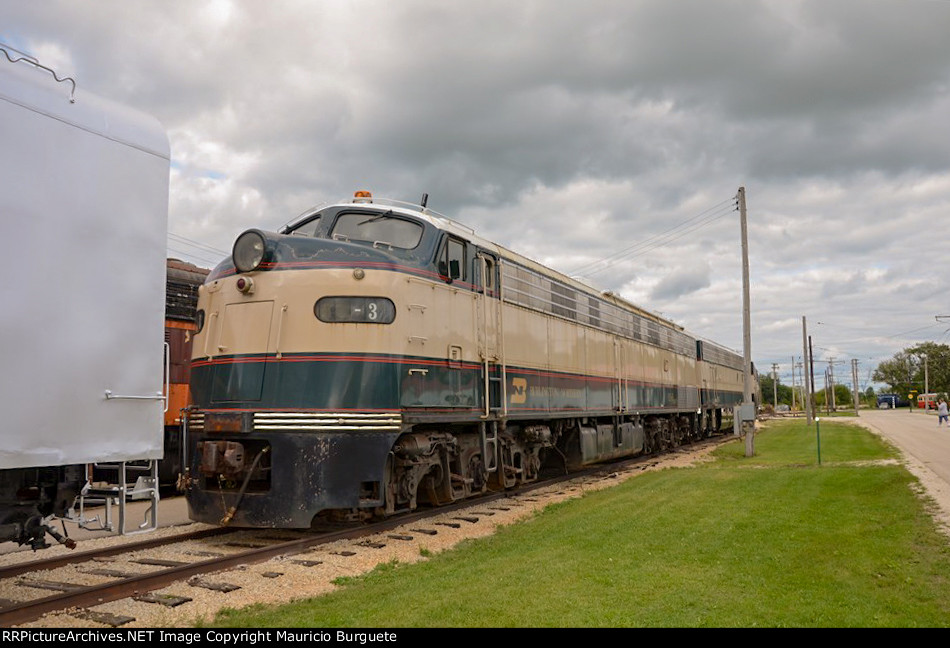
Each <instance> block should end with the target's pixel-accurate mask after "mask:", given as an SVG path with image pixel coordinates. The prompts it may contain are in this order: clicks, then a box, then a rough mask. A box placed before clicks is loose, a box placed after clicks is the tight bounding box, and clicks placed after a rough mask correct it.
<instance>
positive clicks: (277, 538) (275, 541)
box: [0, 438, 722, 627]
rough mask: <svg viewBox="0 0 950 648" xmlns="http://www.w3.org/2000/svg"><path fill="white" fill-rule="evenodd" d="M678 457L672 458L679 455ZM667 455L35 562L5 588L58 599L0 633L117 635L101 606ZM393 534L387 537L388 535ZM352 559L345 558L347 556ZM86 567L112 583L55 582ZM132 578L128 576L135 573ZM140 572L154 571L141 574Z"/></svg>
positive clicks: (0, 619) (7, 612) (17, 609)
mask: <svg viewBox="0 0 950 648" xmlns="http://www.w3.org/2000/svg"><path fill="white" fill-rule="evenodd" d="M721 441H722V439H721V438H716V439H713V440H708V441H707V442H700V443H698V444H693V445H690V446H684V447H683V448H680V449H678V451H680V452H690V451H693V450H695V449H697V447H701V446H702V445H703V444H704V443H709V442H712V443H718V442H721ZM675 452H676V451H674V453H675ZM666 456H667V455H661V456H648V457H637V458H633V459H627V460H624V461H620V462H616V463H612V464H603V465H598V466H596V467H593V468H590V469H587V470H584V471H580V472H575V473H571V474H569V475H563V476H558V477H554V478H550V479H545V480H543V481H538V482H535V483H533V484H529V485H527V486H525V487H523V488H521V489H515V490H511V491H505V492H500V493H489V494H486V495H484V496H481V497H478V498H472V499H467V500H463V501H460V502H457V503H454V504H451V505H446V506H441V507H438V508H432V509H420V510H417V511H414V512H412V513H407V514H403V515H398V516H394V517H392V518H388V519H386V520H383V521H379V522H374V523H372V524H359V525H351V526H344V527H338V528H335V529H331V530H323V531H320V532H312V531H306V532H304V531H292V530H266V529H258V530H249V529H229V528H216V529H206V530H203V531H198V532H194V533H189V534H179V535H176V536H167V537H164V538H154V539H149V540H145V541H139V542H133V543H127V544H124V545H118V546H111V547H108V548H105V549H101V550H93V551H86V552H80V553H76V554H69V555H64V556H60V557H57V558H54V559H51V560H45V561H34V562H30V563H24V564H17V565H11V566H8V567H4V568H0V583H2V582H5V581H10V580H15V582H16V585H17V588H18V590H19V588H25V589H29V590H31V591H37V592H53V593H52V594H49V595H47V596H39V597H37V598H34V599H31V600H26V601H19V600H17V601H12V600H4V599H0V627H13V626H16V625H20V624H24V623H28V622H31V621H34V620H36V619H39V618H40V617H41V616H42V615H44V614H48V613H53V612H61V611H63V610H70V614H71V615H72V616H74V617H77V618H79V619H84V620H87V621H91V622H95V623H99V624H104V625H109V626H113V627H118V626H121V625H124V624H126V623H130V622H132V621H134V620H135V618H134V617H131V616H128V615H121V614H111V613H103V612H96V611H93V610H91V609H90V608H92V607H94V606H99V605H101V604H103V603H107V602H110V601H116V600H120V599H126V598H131V599H134V600H136V601H142V602H146V603H153V604H155V605H161V606H166V607H173V606H177V605H182V604H185V603H187V602H189V600H190V599H188V597H183V596H169V595H162V594H156V593H155V591H156V590H159V589H161V588H164V587H166V586H168V585H171V584H173V583H179V582H182V581H186V582H188V584H189V585H191V586H193V587H199V588H205V589H210V590H216V591H221V592H228V591H232V590H233V589H237V586H235V585H234V584H233V583H229V582H227V581H226V580H221V579H216V578H215V577H214V576H213V575H214V574H215V573H216V572H222V571H226V570H232V569H235V568H239V567H241V566H246V565H251V564H257V563H262V562H266V561H268V560H272V559H274V558H279V557H281V558H284V559H287V560H290V561H291V562H296V563H297V564H302V565H307V566H309V565H311V564H314V565H315V564H319V561H313V560H307V559H305V558H304V559H300V560H294V559H293V558H292V557H293V556H297V555H300V554H305V553H306V552H308V551H309V550H311V549H313V548H315V547H319V546H320V545H324V544H328V543H332V542H336V541H340V540H353V541H354V544H355V545H356V546H355V547H354V548H357V547H361V546H373V547H376V546H382V545H381V544H380V543H376V544H371V545H359V544H358V543H357V542H356V541H358V540H360V539H361V538H365V537H367V536H379V535H380V534H382V537H383V538H385V539H386V540H385V541H391V542H408V541H412V540H413V539H414V535H417V534H418V535H421V536H423V537H425V536H426V535H435V534H436V533H438V528H427V522H429V521H430V520H431V519H434V518H438V517H441V516H446V515H449V516H451V515H452V514H453V513H457V512H459V511H464V510H468V509H472V510H478V509H481V513H468V514H465V515H463V514H459V515H458V516H457V517H454V518H452V517H450V518H449V519H450V521H449V522H438V523H434V524H429V525H428V527H434V526H436V525H438V524H442V525H450V526H454V527H456V528H458V527H461V526H463V525H466V524H473V523H475V522H477V521H478V517H479V516H484V515H493V514H494V513H493V512H492V510H491V509H492V507H493V506H494V507H495V510H499V509H502V510H507V508H506V507H504V506H501V504H504V503H505V501H507V502H508V503H515V502H516V501H517V500H518V498H521V497H530V495H531V493H532V491H535V490H538V489H542V488H548V487H551V486H553V485H556V484H558V483H559V482H563V481H568V480H571V481H573V480H584V479H601V478H603V477H604V476H607V475H611V474H614V473H617V472H619V471H623V470H630V469H637V468H640V469H645V468H648V467H651V466H653V465H655V464H657V463H659V462H660V461H662V460H663V459H664V457H666ZM407 525H408V527H410V528H412V529H413V531H412V532H411V533H410V534H408V535H407V534H405V533H401V534H391V533H389V532H391V531H393V530H394V529H397V528H400V527H407ZM387 533H389V535H387ZM175 546H177V547H178V548H177V549H174V551H175V554H176V558H175V560H169V559H168V558H159V557H154V556H153V555H150V552H153V551H156V550H161V552H162V555H166V556H167V555H168V550H169V548H174V547H175ZM346 554H350V555H352V554H351V552H344V555H346ZM120 559H121V561H122V562H123V563H125V564H126V565H127V566H125V567H124V568H116V567H115V566H112V565H111V563H112V562H113V561H116V560H120ZM75 565H81V567H80V569H79V570H78V571H76V572H74V573H76V574H80V575H81V578H80V580H88V579H89V578H91V577H98V578H97V580H102V579H103V578H104V579H108V580H106V581H105V582H100V583H97V584H88V583H81V582H79V583H77V582H75V579H74V578H69V579H66V580H56V577H55V576H53V577H50V576H49V574H50V572H53V570H56V569H59V568H62V567H66V566H75ZM129 566H133V567H132V568H133V569H134V570H135V571H129V569H130V567H129ZM139 569H151V570H153V571H148V572H145V573H142V572H140V571H138V570H139ZM264 575H265V576H267V575H272V576H273V577H275V578H276V577H278V576H280V574H279V573H276V572H274V573H270V572H265V573H264Z"/></svg>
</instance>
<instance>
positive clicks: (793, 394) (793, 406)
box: [792, 356, 795, 412]
mask: <svg viewBox="0 0 950 648" xmlns="http://www.w3.org/2000/svg"><path fill="white" fill-rule="evenodd" d="M792 411H793V412H794V411H795V356H792Z"/></svg>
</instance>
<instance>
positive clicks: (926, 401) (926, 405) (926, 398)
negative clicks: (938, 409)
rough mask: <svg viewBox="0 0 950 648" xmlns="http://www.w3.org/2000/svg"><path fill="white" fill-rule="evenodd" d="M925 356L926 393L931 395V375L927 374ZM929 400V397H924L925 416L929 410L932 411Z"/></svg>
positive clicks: (925, 359) (925, 356) (925, 358)
mask: <svg viewBox="0 0 950 648" xmlns="http://www.w3.org/2000/svg"><path fill="white" fill-rule="evenodd" d="M923 356H924V393H925V394H929V393H930V374H929V373H928V372H927V354H926V353H925V354H923ZM928 398H929V397H928V396H924V413H925V414H926V413H927V410H928V409H930V401H929V400H928Z"/></svg>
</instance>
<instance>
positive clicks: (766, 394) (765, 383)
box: [759, 374, 801, 407]
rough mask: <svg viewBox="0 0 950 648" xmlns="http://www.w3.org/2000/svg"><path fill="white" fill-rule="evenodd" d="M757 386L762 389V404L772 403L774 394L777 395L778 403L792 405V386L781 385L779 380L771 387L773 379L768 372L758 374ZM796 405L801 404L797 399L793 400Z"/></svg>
mask: <svg viewBox="0 0 950 648" xmlns="http://www.w3.org/2000/svg"><path fill="white" fill-rule="evenodd" d="M759 388H760V389H761V390H762V404H763V405H773V404H774V403H773V400H774V399H775V396H776V395H777V396H778V404H779V405H783V404H784V405H788V406H789V407H791V405H792V388H791V387H789V386H788V385H783V384H782V383H781V381H779V382H778V384H777V385H775V387H774V389H773V380H772V376H771V375H770V374H759ZM795 403H796V405H799V406H800V405H801V403H799V402H798V400H796V401H795Z"/></svg>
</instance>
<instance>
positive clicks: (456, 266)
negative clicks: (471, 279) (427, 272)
mask: <svg viewBox="0 0 950 648" xmlns="http://www.w3.org/2000/svg"><path fill="white" fill-rule="evenodd" d="M465 270H466V268H465V244H464V243H463V242H462V241H460V240H458V239H455V238H451V237H450V238H448V239H446V242H445V244H444V245H443V246H442V251H441V252H440V253H439V274H440V275H442V276H443V277H445V278H447V279H449V280H455V279H461V280H463V281H464V280H465V278H466V277H465Z"/></svg>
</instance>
